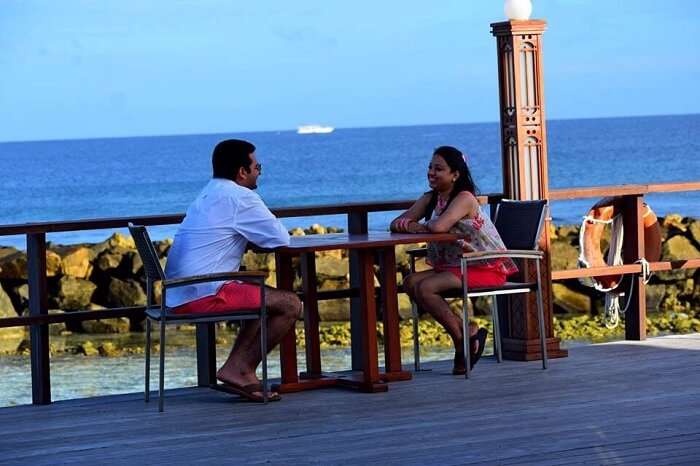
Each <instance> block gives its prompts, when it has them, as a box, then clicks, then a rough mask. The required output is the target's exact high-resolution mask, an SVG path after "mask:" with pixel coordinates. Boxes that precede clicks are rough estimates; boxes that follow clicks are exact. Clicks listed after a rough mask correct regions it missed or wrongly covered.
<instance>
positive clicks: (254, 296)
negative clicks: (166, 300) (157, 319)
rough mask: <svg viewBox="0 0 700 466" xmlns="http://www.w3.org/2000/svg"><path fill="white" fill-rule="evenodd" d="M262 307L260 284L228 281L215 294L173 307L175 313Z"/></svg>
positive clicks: (241, 309) (211, 312)
mask: <svg viewBox="0 0 700 466" xmlns="http://www.w3.org/2000/svg"><path fill="white" fill-rule="evenodd" d="M251 309H260V286H259V285H254V284H252V283H244V282H237V281H232V282H226V283H224V284H223V285H222V286H221V288H219V291H217V292H216V294H215V295H211V296H204V297H202V298H199V299H195V300H194V301H190V302H189V303H185V304H183V305H181V306H177V307H176V308H174V309H173V312H174V313H175V314H215V313H220V312H235V311H243V310H251Z"/></svg>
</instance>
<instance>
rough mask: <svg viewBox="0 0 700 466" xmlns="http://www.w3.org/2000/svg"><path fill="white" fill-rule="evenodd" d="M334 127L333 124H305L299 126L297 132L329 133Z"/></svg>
mask: <svg viewBox="0 0 700 466" xmlns="http://www.w3.org/2000/svg"><path fill="white" fill-rule="evenodd" d="M334 129H335V128H334V127H332V126H321V125H303V126H299V127H298V128H297V134H328V133H332V132H333V130H334Z"/></svg>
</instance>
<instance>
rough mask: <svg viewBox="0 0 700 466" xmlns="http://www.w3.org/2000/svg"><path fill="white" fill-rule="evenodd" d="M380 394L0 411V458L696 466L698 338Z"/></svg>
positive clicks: (428, 380) (83, 403) (191, 392)
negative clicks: (262, 401) (161, 407)
mask: <svg viewBox="0 0 700 466" xmlns="http://www.w3.org/2000/svg"><path fill="white" fill-rule="evenodd" d="M428 366H431V367H432V368H433V370H432V371H431V372H423V373H420V374H417V375H416V377H415V378H414V380H412V381H409V382H396V383H392V384H391V385H390V389H389V391H388V392H387V393H377V394H365V393H356V392H350V391H343V390H337V389H327V390H317V391H312V392H306V393H298V394H288V395H285V396H284V399H283V400H282V401H281V402H279V403H272V404H269V405H268V406H261V405H254V404H250V403H245V402H239V401H238V400H237V399H236V398H234V397H231V396H228V395H226V394H223V393H219V392H215V391H211V390H208V389H182V390H175V391H170V392H168V393H167V400H166V405H165V409H166V411H165V413H163V414H160V415H159V414H158V412H157V403H153V402H152V403H150V404H149V405H144V403H143V401H142V398H141V397H140V395H137V394H134V395H122V396H110V397H100V398H91V399H85V400H74V401H65V402H58V403H55V404H53V405H50V406H22V407H12V408H3V409H0V463H2V464H23V465H27V464H58V463H64V462H70V463H72V462H77V463H90V464H105V463H124V464H143V463H152V464H160V463H167V464H192V463H197V462H201V463H208V464H222V463H226V464H258V463H271V464H339V463H340V464H382V465H383V464H401V465H406V464H441V465H442V464H473V463H484V464H580V463H590V464H634V465H639V464H649V465H661V464H700V334H695V335H687V336H671V337H662V338H653V339H649V340H647V341H646V342H639V343H637V342H618V343H611V344H602V345H591V346H584V347H576V348H573V349H571V351H570V357H569V358H566V359H560V360H553V361H551V366H550V369H549V370H547V371H542V370H541V368H540V367H541V366H540V364H539V362H531V363H521V362H509V361H506V362H505V363H503V364H501V365H497V364H496V362H495V361H494V360H493V359H491V358H487V359H485V360H482V361H481V362H479V364H478V366H477V367H476V368H475V371H474V377H473V379H471V380H469V381H466V380H464V379H462V378H459V377H453V376H451V375H447V372H448V370H449V363H447V362H442V363H434V364H432V365H428Z"/></svg>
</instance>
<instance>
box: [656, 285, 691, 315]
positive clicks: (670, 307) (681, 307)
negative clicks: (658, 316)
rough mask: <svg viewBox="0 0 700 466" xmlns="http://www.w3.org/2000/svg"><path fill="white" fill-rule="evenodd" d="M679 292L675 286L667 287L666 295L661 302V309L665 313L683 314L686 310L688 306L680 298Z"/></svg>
mask: <svg viewBox="0 0 700 466" xmlns="http://www.w3.org/2000/svg"><path fill="white" fill-rule="evenodd" d="M678 295H679V291H678V288H676V287H675V286H671V285H669V286H667V287H666V294H665V295H664V298H663V300H662V301H661V308H662V309H663V310H664V311H671V312H682V311H685V310H686V305H685V304H684V303H683V301H682V300H680V299H679V298H678Z"/></svg>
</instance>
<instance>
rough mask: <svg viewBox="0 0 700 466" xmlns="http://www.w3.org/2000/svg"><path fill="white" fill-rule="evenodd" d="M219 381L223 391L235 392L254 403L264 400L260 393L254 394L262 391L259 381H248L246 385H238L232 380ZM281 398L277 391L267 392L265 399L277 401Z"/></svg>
mask: <svg viewBox="0 0 700 466" xmlns="http://www.w3.org/2000/svg"><path fill="white" fill-rule="evenodd" d="M220 382H221V385H222V386H223V388H224V389H225V391H227V392H229V393H235V394H236V395H239V396H241V397H242V398H245V399H246V400H248V401H253V402H255V403H262V402H264V399H263V397H262V395H256V392H262V390H263V388H262V384H261V383H249V384H248V385H240V384H237V383H233V382H225V381H223V380H220ZM281 399H282V397H281V396H280V395H279V393H275V394H272V393H269V392H268V395H267V401H279V400H281Z"/></svg>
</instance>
